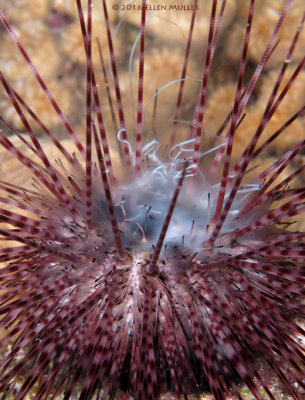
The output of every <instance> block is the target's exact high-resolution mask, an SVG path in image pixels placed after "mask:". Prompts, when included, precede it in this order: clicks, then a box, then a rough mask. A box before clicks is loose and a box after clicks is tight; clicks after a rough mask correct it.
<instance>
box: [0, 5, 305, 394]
mask: <svg viewBox="0 0 305 400" xmlns="http://www.w3.org/2000/svg"><path fill="white" fill-rule="evenodd" d="M291 2H292V1H291V0H288V1H287V3H286V6H285V8H284V9H283V12H282V14H281V15H280V17H279V19H278V22H277V24H276V26H275V28H274V30H273V32H271V33H270V40H269V43H268V44H267V46H266V49H265V51H264V54H263V55H262V57H261V60H260V62H259V63H258V65H257V66H256V68H252V69H253V71H252V74H251V71H250V70H251V68H250V69H249V68H248V65H247V51H248V46H249V40H250V33H251V26H252V18H253V12H254V3H255V0H251V1H249V11H248V17H247V18H248V19H247V23H246V24H245V29H244V30H245V32H244V42H243V45H242V56H241V60H240V66H239V72H238V78H237V83H236V91H235V96H234V101H233V104H232V107H231V111H230V113H229V114H228V115H218V116H217V118H218V119H219V121H220V125H221V127H220V128H219V131H218V132H215V133H214V134H210V133H207V132H206V131H205V129H204V127H205V125H204V114H205V110H206V107H207V102H206V99H207V91H208V83H209V82H210V80H211V79H212V78H213V74H212V70H211V66H212V62H213V59H214V58H215V57H219V56H218V55H217V46H218V44H219V42H220V41H219V36H220V35H222V34H223V33H222V31H221V26H222V25H221V24H222V20H223V17H224V13H225V4H226V2H225V1H223V2H222V3H221V4H220V2H217V0H213V1H212V2H211V17H210V25H209V34H208V38H207V41H206V43H205V44H204V45H203V47H204V48H203V49H202V50H201V52H202V53H203V54H204V55H205V57H204V59H205V61H204V62H203V64H202V80H200V88H199V94H198V93H196V92H194V94H193V97H195V101H194V104H193V105H192V107H193V108H192V110H191V118H190V122H189V123H187V122H185V118H186V117H185V115H186V114H183V112H184V111H185V110H183V107H182V104H183V103H182V98H183V93H184V89H185V88H184V86H185V84H186V83H187V79H186V76H187V75H186V72H187V67H188V65H189V57H190V49H191V46H192V34H193V31H194V29H195V28H194V26H195V25H196V23H198V24H200V21H197V22H196V13H197V9H198V7H200V3H199V5H198V2H196V1H195V2H194V7H193V11H192V13H190V14H189V15H190V21H189V23H190V28H189V35H188V38H186V50H185V59H184V63H183V66H182V72H181V79H179V80H178V82H177V84H178V90H177V98H176V102H175V104H174V114H173V115H172V117H171V120H170V121H169V123H168V124H167V125H166V126H165V125H164V128H163V129H162V131H161V129H160V128H158V129H157V128H155V127H154V124H155V122H157V121H156V120H157V118H158V117H157V115H158V113H157V110H158V107H160V105H159V104H158V101H156V100H158V99H159V96H160V93H161V92H162V90H161V89H162V88H156V90H157V92H156V95H155V96H154V99H155V102H154V112H153V114H152V122H153V123H152V129H151V130H150V131H149V130H144V109H145V104H143V92H144V89H145V85H144V82H145V79H147V80H149V76H147V77H146V76H145V74H144V61H145V54H146V51H147V50H146V48H145V44H146V40H148V37H147V35H146V30H145V29H146V25H147V24H148V23H153V16H154V13H153V12H152V13H151V14H150V15H149V17H147V15H146V10H147V9H149V7H148V5H147V4H146V1H145V0H143V1H142V4H141V5H140V9H141V14H140V15H141V24H140V33H139V37H138V38H137V39H136V42H135V44H138V42H139V63H138V71H139V72H138V88H137V97H138V101H137V107H136V124H135V129H134V131H132V130H130V129H127V128H126V124H125V117H124V107H123V102H122V90H121V87H120V84H119V71H118V67H117V62H116V61H117V58H116V56H115V51H114V49H113V35H112V32H111V27H110V23H109V18H108V14H107V5H106V1H105V0H103V2H102V4H103V10H104V15H105V24H106V30H105V34H106V35H107V40H108V46H109V52H110V55H111V74H109V73H108V78H105V77H103V78H102V80H106V85H107V86H108V85H110V83H111V82H112V81H113V85H114V89H115V90H114V91H115V100H114V101H113V99H112V101H110V100H111V96H112V94H111V93H110V92H109V96H108V98H107V97H106V96H104V97H103V98H101V97H100V95H99V89H100V88H99V87H98V84H97V81H98V79H97V77H96V71H95V68H93V66H92V54H91V52H92V51H91V48H92V34H91V33H92V10H93V9H94V7H93V6H92V4H90V2H88V6H87V7H86V12H85V11H84V10H83V8H82V5H81V0H76V3H77V6H78V15H79V21H80V27H81V31H82V37H83V41H84V49H85V50H84V52H85V54H86V60H87V67H86V71H87V78H86V86H87V90H86V128H85V131H86V134H85V144H83V143H82V141H81V140H80V139H79V138H78V137H77V135H76V133H75V131H74V129H73V128H72V127H71V125H70V124H69V122H68V121H67V119H66V117H65V116H64V115H63V113H62V112H61V110H60V108H59V107H58V105H57V103H56V101H55V99H54V98H53V97H52V94H51V93H50V92H49V90H48V89H47V87H46V85H45V83H44V81H43V80H42V79H41V77H40V75H39V72H38V70H37V69H36V68H35V66H34V65H33V64H32V63H31V61H30V59H29V57H28V55H27V53H26V50H25V49H24V48H23V47H22V45H21V43H20V42H19V40H18V39H17V37H16V35H15V33H14V31H13V29H12V27H11V25H10V24H9V22H8V20H7V19H6V18H5V16H4V14H3V12H2V11H1V12H0V18H1V20H2V22H3V24H4V26H5V28H6V29H7V31H8V33H9V35H10V36H11V38H12V39H13V41H14V42H15V44H16V46H17V48H18V49H19V50H20V52H21V54H22V55H23V57H24V58H25V60H26V63H27V64H28V66H29V67H30V68H31V69H32V71H33V74H34V76H35V77H36V79H37V81H38V83H39V84H40V86H41V89H42V91H43V92H44V93H45V94H46V96H47V97H48V99H49V101H50V104H51V105H52V107H53V108H54V110H55V111H56V113H57V114H58V117H59V119H60V120H61V121H62V126H63V127H64V128H65V130H66V131H67V133H68V135H69V137H70V140H71V141H72V142H73V143H74V145H75V146H76V148H77V153H74V152H73V153H70V152H69V151H67V149H66V148H65V145H64V143H63V142H61V141H59V140H58V139H57V138H56V136H55V134H54V133H52V132H50V130H48V128H47V127H46V126H45V125H44V124H43V121H41V120H40V119H39V115H36V114H35V113H34V112H33V111H32V110H31V108H30V107H31V105H30V104H28V103H26V102H25V101H23V99H22V98H21V97H20V96H19V94H18V93H17V91H16V90H15V89H14V88H13V86H11V85H10V83H9V82H8V81H7V80H6V78H5V76H4V74H3V73H0V79H1V82H2V85H3V89H4V91H5V92H6V94H7V96H8V98H9V99H10V102H11V104H12V105H13V107H14V108H15V111H16V113H17V115H18V116H19V118H20V120H21V122H22V124H23V126H24V132H25V134H20V133H18V132H17V130H16V129H15V128H14V127H13V126H12V125H11V124H10V123H9V122H8V121H5V120H4V119H3V118H1V122H2V125H3V130H2V131H1V132H0V144H1V145H2V146H3V147H4V148H5V149H6V150H7V151H8V152H10V153H11V154H12V155H13V157H15V158H16V159H18V160H19V161H20V163H21V164H22V165H23V168H24V169H28V170H29V171H30V172H31V174H32V176H33V181H32V187H31V188H23V187H20V186H19V185H18V184H15V183H14V182H4V181H1V182H0V188H1V192H2V195H1V197H0V201H1V208H0V221H1V225H0V228H1V229H0V234H1V237H2V243H6V244H5V245H4V246H2V248H1V250H0V260H1V261H2V262H3V263H5V265H4V266H3V267H2V269H1V270H0V283H1V297H0V299H1V300H0V314H1V315H2V319H1V322H0V326H1V328H5V329H6V333H5V335H3V337H1V338H0V345H1V347H3V348H5V346H6V347H7V348H8V349H9V350H8V351H6V354H5V355H4V357H3V359H2V360H1V361H0V371H1V372H0V390H1V391H2V392H3V393H4V395H3V398H5V396H6V395H7V394H8V393H11V394H15V399H16V400H20V399H24V398H25V397H26V395H27V394H28V393H29V392H31V393H32V396H33V398H35V399H42V398H44V399H47V398H56V396H59V395H62V396H63V398H64V399H69V398H71V397H72V396H74V395H76V396H78V398H79V399H81V400H84V399H86V400H89V399H91V398H96V399H99V398H101V399H114V397H115V396H116V395H118V390H119V388H120V389H122V390H123V391H124V395H122V398H123V399H125V400H127V399H129V398H130V397H131V398H134V399H135V400H146V399H158V398H159V397H160V395H161V394H162V393H166V392H173V393H175V395H176V396H177V398H181V396H182V397H184V398H185V399H187V398H189V394H190V393H193V394H200V393H202V392H203V391H204V390H209V391H210V392H211V393H212V395H213V396H214V398H215V399H217V400H222V399H225V398H227V397H229V396H233V397H234V398H239V399H241V398H244V397H243V394H241V393H240V389H239V387H238V385H239V383H241V382H243V383H244V384H245V385H246V386H247V387H248V389H249V390H250V392H251V393H252V395H253V396H254V397H255V399H257V400H262V399H264V398H265V397H264V396H269V398H271V399H275V395H274V394H273V389H272V387H271V386H270V379H269V377H268V376H267V377H265V376H263V374H262V373H261V372H260V369H259V368H258V365H259V364H263V365H266V366H268V368H269V370H270V371H272V373H273V375H274V377H277V379H278V381H279V382H280V383H281V385H282V386H281V391H282V393H283V395H287V396H291V397H292V398H294V399H300V398H301V394H300V393H301V392H302V391H304V390H305V384H304V374H305V353H304V346H302V343H301V342H302V340H304V336H305V331H304V329H303V328H302V323H303V322H304V307H305V304H304V294H305V290H304V283H305V275H304V273H305V262H304V256H305V250H304V239H305V234H304V232H302V231H301V229H300V228H296V226H299V227H301V225H302V220H301V219H300V215H301V214H302V213H304V211H305V203H304V198H305V187H301V184H302V176H303V177H304V169H305V165H304V162H303V161H302V157H301V156H302V151H303V150H304V146H305V139H304V140H302V141H301V142H300V143H298V144H297V145H295V146H294V147H292V148H291V149H289V150H288V151H287V152H284V153H283V154H282V155H281V157H280V158H279V159H277V160H274V161H272V162H270V163H269V165H268V167H263V168H262V169H260V170H259V172H257V173H256V171H257V170H258V168H254V169H253V167H254V166H256V164H258V163H260V160H261V158H260V157H261V156H262V155H263V154H264V153H266V152H267V151H268V148H269V145H270V144H271V143H273V142H274V141H275V140H276V139H277V138H278V137H281V136H280V135H285V131H286V129H287V128H288V127H289V126H290V125H291V124H292V123H293V122H294V121H295V120H296V119H298V118H300V117H301V116H302V115H303V114H304V110H305V106H303V107H302V108H300V109H297V110H295V113H294V115H292V116H291V118H290V119H289V120H287V121H286V122H285V124H284V125H282V126H281V127H280V129H278V130H277V131H276V132H274V134H273V135H272V136H271V137H270V138H269V139H268V140H267V141H265V142H263V144H260V145H258V141H259V139H260V137H261V135H262V133H263V132H264V129H265V128H266V126H267V124H268V123H269V121H270V120H271V119H272V117H273V115H274V113H275V112H276V111H277V109H278V107H279V105H280V104H281V102H282V101H283V99H284V98H285V96H286V94H287V92H288V91H289V90H290V88H291V87H292V86H293V84H294V82H295V80H296V79H297V77H298V75H299V74H300V72H301V70H302V69H303V67H304V65H305V57H303V58H302V59H301V61H299V62H298V63H296V64H295V67H294V70H293V72H292V75H291V76H290V77H289V79H288V80H287V83H286V84H285V85H283V82H284V76H286V75H285V74H287V71H286V70H287V66H288V64H291V60H293V51H294V48H295V46H296V45H297V43H298V39H299V35H300V32H301V30H302V28H303V23H304V17H303V18H302V19H301V21H300V24H299V25H298V26H297V29H296V32H295V35H294V37H293V39H292V41H291V45H290V47H289V49H288V50H287V54H285V55H284V58H283V64H282V68H281V69H280V70H279V72H278V77H277V80H276V83H275V85H274V87H273V89H272V92H271V94H270V97H269V100H268V102H267V104H266V106H265V108H264V113H263V115H262V117H261V118H260V120H259V121H258V124H257V126H256V128H255V129H254V130H253V134H252V136H251V137H249V142H248V145H247V147H246V148H245V149H243V150H242V151H241V153H240V154H241V155H240V158H239V159H238V160H236V161H235V160H233V158H232V146H233V143H234V135H235V132H236V131H237V130H238V129H241V128H242V126H243V125H245V124H247V123H248V120H247V115H246V106H247V104H248V102H249V100H250V99H252V95H253V91H254V89H255V87H256V84H257V82H258V81H259V78H260V76H261V75H262V74H263V70H264V66H265V64H266V62H267V61H268V58H269V57H270V56H271V54H272V52H273V51H274V50H275V48H276V45H277V40H278V32H279V30H280V28H281V25H282V23H283V20H284V18H285V16H286V14H287V13H288V12H289V6H290V3H291ZM107 3H109V2H107ZM217 3H218V4H217ZM166 4H167V3H166ZM84 15H85V17H84ZM149 19H151V21H149V22H147V21H148V20H149ZM94 40H95V39H94ZM133 51H134V50H133ZM132 54H133V53H132ZM130 65H132V63H131V64H130ZM104 70H106V71H107V66H106V67H105V69H104ZM170 86H171V85H170ZM113 102H114V108H116V109H114V110H112V111H113V115H114V120H113V122H114V125H115V124H116V119H118V125H119V126H118V128H117V129H116V132H115V135H116V136H117V139H118V141H117V148H116V147H115V146H112V148H111V147H110V146H109V145H108V142H109V140H110V141H111V138H110V136H111V135H112V136H113V134H114V133H113V132H111V133H110V132H109V131H108V129H105V126H106V125H105V123H104V120H105V119H106V118H108V116H106V115H105V113H104V109H103V107H102V105H103V104H102V103H106V106H107V107H108V113H109V114H110V113H111V109H112V103H113ZM109 104H110V105H109ZM107 107H106V108H107ZM109 110H110V111H109ZM116 114H117V115H116ZM29 117H31V122H29ZM32 121H35V122H32ZM167 122H168V121H167ZM35 124H38V126H39V128H40V129H41V130H42V131H43V132H44V134H45V135H46V136H47V137H48V140H49V141H50V142H51V144H52V146H53V149H56V151H57V152H59V153H60V157H59V159H57V160H55V161H54V159H53V158H52V156H51V155H50V154H47V153H46V151H45V150H44V146H45V145H42V144H41V143H45V142H43V140H44V139H40V140H38V139H37V136H36V135H35V133H34V126H35ZM304 131H305V130H304ZM132 132H133V133H132ZM144 133H145V135H146V136H145V137H144ZM13 135H14V136H17V137H18V138H19V140H20V143H21V144H23V150H22V151H21V150H19V149H18V145H17V144H16V141H15V139H14V138H13ZM131 135H132V136H134V139H135V140H134V141H133V140H132V139H131V140H130V139H129V136H131ZM149 135H150V136H149ZM158 135H160V139H159V140H158ZM178 137H179V140H178V139H177V138H178ZM144 140H146V144H145V145H142V141H144ZM133 142H134V143H133ZM133 147H134V148H135V150H134V151H133ZM296 159H298V160H299V165H297V164H296V163H294V162H295V160H296ZM300 160H301V161H300ZM296 165H297V166H296ZM293 167H294V170H293V171H291V172H290V171H289V172H287V173H286V175H285V176H284V177H283V173H285V171H287V170H288V168H293ZM251 171H252V172H253V171H254V173H255V174H254V175H253V173H252V174H251ZM297 185H299V186H297ZM293 218H294V219H295V220H296V221H295V220H294V219H293ZM297 229H299V230H297ZM120 393H122V392H120ZM303 393H304V392H303Z"/></svg>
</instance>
